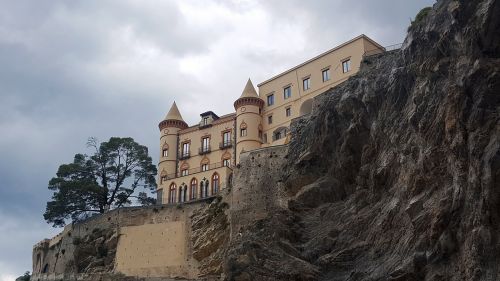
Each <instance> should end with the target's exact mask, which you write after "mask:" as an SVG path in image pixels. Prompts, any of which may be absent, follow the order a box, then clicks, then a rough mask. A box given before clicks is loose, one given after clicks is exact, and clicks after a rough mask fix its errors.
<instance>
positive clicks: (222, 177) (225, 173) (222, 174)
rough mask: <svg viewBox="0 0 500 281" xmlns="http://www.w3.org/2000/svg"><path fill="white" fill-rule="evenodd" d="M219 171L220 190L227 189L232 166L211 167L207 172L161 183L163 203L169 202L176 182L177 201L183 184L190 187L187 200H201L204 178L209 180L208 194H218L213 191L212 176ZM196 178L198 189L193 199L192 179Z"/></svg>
mask: <svg viewBox="0 0 500 281" xmlns="http://www.w3.org/2000/svg"><path fill="white" fill-rule="evenodd" d="M215 173H217V174H218V175H219V192H220V191H222V190H223V189H226V188H228V187H229V185H230V177H232V173H233V172H232V168H229V167H218V168H215V169H210V170H208V171H205V172H198V173H196V174H192V175H188V176H183V177H178V178H175V179H171V180H167V181H165V182H164V183H163V184H162V185H161V189H162V192H161V194H162V201H161V202H162V203H164V204H167V203H168V202H171V201H169V198H170V192H169V191H170V187H171V185H172V183H174V184H175V187H176V200H175V202H178V201H179V188H180V186H181V185H184V184H185V185H186V186H187V187H188V192H187V201H192V200H199V199H200V198H201V187H200V183H201V181H202V180H208V182H209V188H208V196H213V195H216V194H214V193H213V192H212V187H213V184H212V177H213V175H214V174H215ZM193 179H196V181H197V191H196V196H195V199H191V198H192V197H191V180H193Z"/></svg>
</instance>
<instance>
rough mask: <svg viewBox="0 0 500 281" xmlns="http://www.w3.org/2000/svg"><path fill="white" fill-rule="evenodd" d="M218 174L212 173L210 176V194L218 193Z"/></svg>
mask: <svg viewBox="0 0 500 281" xmlns="http://www.w3.org/2000/svg"><path fill="white" fill-rule="evenodd" d="M219 187H220V186H219V174H217V173H214V175H213V176H212V195H214V194H217V193H219Z"/></svg>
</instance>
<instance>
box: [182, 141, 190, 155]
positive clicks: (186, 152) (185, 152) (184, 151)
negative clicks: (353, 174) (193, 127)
mask: <svg viewBox="0 0 500 281" xmlns="http://www.w3.org/2000/svg"><path fill="white" fill-rule="evenodd" d="M182 156H189V142H185V143H183V144H182Z"/></svg>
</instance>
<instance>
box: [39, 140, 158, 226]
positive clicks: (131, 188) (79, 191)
mask: <svg viewBox="0 0 500 281" xmlns="http://www.w3.org/2000/svg"><path fill="white" fill-rule="evenodd" d="M88 146H89V147H90V148H92V149H93V150H94V152H93V155H91V156H88V155H84V154H76V155H75V157H74V160H73V163H70V164H63V165H61V166H59V169H58V171H57V174H56V177H55V178H52V179H51V180H50V181H49V189H50V190H53V191H54V194H53V196H52V201H49V202H47V208H46V211H45V214H44V215H43V216H44V218H45V220H46V221H47V222H48V223H52V224H53V225H54V226H64V225H65V224H66V221H67V220H69V219H72V220H73V221H78V220H81V219H85V218H87V217H89V216H91V215H93V214H99V213H101V214H102V213H105V212H107V211H109V210H111V209H113V208H118V207H121V206H123V205H125V204H130V203H132V202H131V199H132V198H136V199H137V201H138V203H140V204H142V205H149V204H152V203H155V200H154V199H153V198H150V197H148V196H147V195H146V192H144V191H146V190H147V189H149V190H151V191H154V190H155V189H156V181H155V175H156V167H155V165H153V163H152V159H151V157H150V156H149V155H148V149H147V147H145V146H143V145H140V144H138V143H137V142H135V141H134V140H133V139H132V138H116V137H113V138H110V139H109V141H107V142H102V143H101V144H98V143H97V141H96V140H95V139H92V138H91V139H89V142H88ZM139 187H141V188H143V190H142V191H141V192H138V191H139V190H138V188H139Z"/></svg>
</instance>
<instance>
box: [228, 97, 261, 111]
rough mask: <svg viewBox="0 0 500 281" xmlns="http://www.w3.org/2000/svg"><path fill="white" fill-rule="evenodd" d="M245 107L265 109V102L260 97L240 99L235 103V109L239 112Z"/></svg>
mask: <svg viewBox="0 0 500 281" xmlns="http://www.w3.org/2000/svg"><path fill="white" fill-rule="evenodd" d="M245 105H255V106H258V107H259V108H263V107H264V101H263V100H262V99H261V98H259V97H244V98H239V99H237V100H236V101H235V102H234V109H235V110H238V108H240V107H242V106H245Z"/></svg>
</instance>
